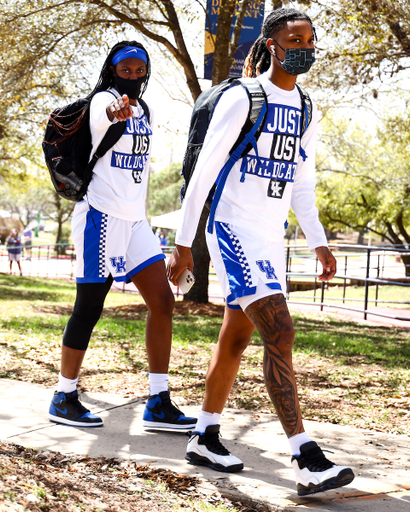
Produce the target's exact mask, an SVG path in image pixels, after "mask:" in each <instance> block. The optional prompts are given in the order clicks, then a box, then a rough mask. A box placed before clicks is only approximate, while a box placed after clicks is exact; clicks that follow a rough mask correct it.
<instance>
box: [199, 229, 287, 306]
mask: <svg viewBox="0 0 410 512" xmlns="http://www.w3.org/2000/svg"><path fill="white" fill-rule="evenodd" d="M206 240H207V244H208V249H209V253H210V256H211V260H212V263H213V265H214V268H215V271H216V274H217V276H218V280H219V283H220V285H221V287H222V293H223V294H224V297H225V300H226V304H227V306H228V307H229V308H231V309H242V310H245V308H246V307H247V306H249V304H251V303H252V302H255V301H256V300H258V299H261V298H262V297H267V296H269V295H273V294H277V293H282V294H283V295H286V266H285V265H286V263H285V251H284V245H283V241H280V242H270V241H268V240H260V239H258V238H255V236H254V233H249V232H247V231H245V230H244V229H241V228H240V227H238V226H233V225H232V224H227V223H224V222H215V224H214V229H213V233H212V234H210V233H208V232H207V233H206Z"/></svg>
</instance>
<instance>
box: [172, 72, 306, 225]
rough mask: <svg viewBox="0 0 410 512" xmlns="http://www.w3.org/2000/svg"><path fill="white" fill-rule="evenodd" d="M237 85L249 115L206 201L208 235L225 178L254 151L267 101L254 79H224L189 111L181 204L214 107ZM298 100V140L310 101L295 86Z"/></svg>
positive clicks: (263, 119)
mask: <svg viewBox="0 0 410 512" xmlns="http://www.w3.org/2000/svg"><path fill="white" fill-rule="evenodd" d="M237 85H241V86H242V87H243V88H244V89H245V91H246V93H247V94H248V97H249V111H248V116H247V119H246V121H245V124H244V125H243V127H242V130H241V132H240V134H239V136H238V138H237V140H236V142H235V144H234V145H233V146H232V148H231V150H230V152H229V154H230V158H229V160H228V162H227V163H226V164H225V166H224V167H223V169H222V170H221V172H220V173H219V176H218V180H217V182H216V183H215V185H214V186H213V188H212V190H211V192H210V194H209V196H208V200H207V206H208V207H209V208H210V215H209V223H208V231H210V232H212V226H213V218H214V215H215V210H216V206H217V204H218V201H219V198H220V196H221V194H222V190H223V187H224V185H225V182H226V179H227V177H228V174H229V171H230V170H231V168H232V167H233V165H234V164H235V162H237V161H238V160H239V159H240V158H242V157H243V156H245V155H246V154H247V153H249V151H250V150H251V149H252V147H253V148H254V149H255V152H256V155H257V154H258V152H257V147H256V143H257V140H258V139H259V136H260V134H261V132H262V128H263V124H264V121H265V119H266V113H267V107H268V102H267V97H266V93H265V91H264V89H263V87H262V85H261V84H260V82H259V81H258V80H257V79H254V78H228V79H227V80H224V81H223V82H221V83H220V84H219V85H215V86H214V87H211V88H210V89H207V90H206V91H204V92H203V93H202V94H200V96H199V97H198V99H197V100H196V102H195V105H194V109H193V111H192V116H191V123H190V127H189V134H188V145H187V149H186V151H185V156H184V160H183V164H182V173H181V175H182V176H183V177H184V184H183V185H182V188H181V202H182V201H183V199H184V197H185V194H186V190H187V187H188V185H189V182H190V180H191V177H192V174H193V172H194V170H195V166H196V162H197V160H198V157H199V154H200V152H201V150H202V146H203V143H204V140H205V136H206V132H207V130H208V127H209V123H210V122H211V119H212V115H213V113H214V110H215V107H216V105H217V103H218V101H219V99H220V98H221V96H222V94H223V93H224V92H225V91H226V90H228V89H230V88H231V87H234V86H237ZM296 86H297V88H298V91H299V94H300V98H301V110H302V115H301V138H302V136H303V134H304V133H305V131H306V130H307V128H308V126H309V124H310V122H311V120H312V101H311V99H310V97H309V95H308V94H307V92H306V91H304V90H303V89H302V88H301V87H299V86H298V85H296ZM300 154H301V156H302V157H303V159H304V160H305V159H306V154H305V152H304V151H303V149H302V146H300Z"/></svg>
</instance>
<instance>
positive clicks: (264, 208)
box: [168, 9, 354, 495]
mask: <svg viewBox="0 0 410 512" xmlns="http://www.w3.org/2000/svg"><path fill="white" fill-rule="evenodd" d="M314 48H315V30H314V28H313V25H312V21H311V20H310V18H309V17H308V16H307V15H306V14H304V13H302V12H300V11H297V10H295V9H278V10H275V11H274V12H272V13H271V14H270V15H269V16H268V17H267V18H266V20H265V22H264V24H263V27H262V33H261V35H260V37H259V38H258V40H257V41H256V42H255V44H254V45H253V47H252V49H251V50H250V53H249V56H248V58H247V59H246V62H245V66H244V75H245V76H247V77H257V78H255V79H256V80H258V81H259V82H260V84H261V85H262V87H263V89H264V91H265V93H266V96H267V102H268V109H267V116H266V120H265V122H264V124H263V128H262V132H261V134H260V137H259V139H258V141H257V153H256V152H255V149H251V151H250V152H249V153H248V154H246V155H245V156H243V158H241V159H239V160H238V161H237V162H236V163H235V164H234V166H233V167H232V169H231V171H230V172H229V174H228V177H227V179H226V182H225V185H224V188H223V191H222V195H221V196H220V198H219V202H218V203H217V207H216V210H215V215H214V223H213V226H212V228H213V229H208V232H207V243H208V248H209V252H210V255H211V259H212V262H213V264H214V267H215V270H216V272H217V275H218V279H219V282H220V284H221V286H222V289H223V291H224V294H225V300H226V307H225V315H224V321H223V325H222V328H221V331H220V335H219V340H218V344H217V345H216V347H215V350H214V353H213V356H212V359H211V362H210V366H209V369H208V373H207V376H206V387H205V400H204V403H203V407H202V411H201V412H200V414H199V417H198V422H197V425H196V428H195V431H194V432H193V433H192V435H191V437H190V440H189V442H188V447H187V453H186V457H185V458H186V459H187V460H188V461H189V462H190V463H192V464H201V465H205V466H209V467H211V468H213V469H215V470H218V471H231V472H233V471H239V470H241V469H242V468H243V462H242V461H241V460H240V459H239V458H238V457H235V456H234V455H232V454H231V453H230V452H229V451H228V450H227V449H226V448H225V447H224V446H223V445H222V444H221V442H220V439H219V434H220V425H219V424H220V417H221V413H222V410H223V408H224V406H225V403H226V400H227V399H228V396H229V393H230V390H231V388H232V385H233V383H234V381H235V378H236V376H237V373H238V369H239V365H240V361H241V356H242V353H243V352H244V350H245V349H246V347H247V346H248V344H249V342H250V338H251V335H252V333H253V332H254V330H255V329H256V330H257V331H258V332H259V334H260V336H261V338H262V341H263V344H264V349H265V352H264V361H263V371H264V378H265V384H266V387H267V390H268V393H269V395H270V398H271V400H272V403H273V405H274V407H275V409H276V412H277V415H278V417H279V420H280V421H281V424H282V427H283V429H284V431H285V433H286V435H287V437H288V440H289V449H290V454H291V456H292V466H293V469H294V473H295V478H296V484H297V489H298V493H299V494H300V495H305V494H313V493H316V492H320V491H325V490H327V489H332V488H336V487H341V486H343V485H346V484H348V483H350V482H351V481H352V480H353V478H354V475H353V472H352V470H351V469H350V468H348V467H344V466H337V465H336V464H334V463H333V462H330V461H329V460H328V459H327V458H326V457H325V455H324V454H323V452H322V450H321V449H320V448H319V446H318V445H317V444H316V442H314V441H311V440H310V438H309V436H308V434H307V433H306V432H305V430H304V427H303V421H302V415H301V411H300V406H299V401H298V396H297V389H296V381H295V375H294V371H293V366H292V347H293V342H294V336H295V332H294V327H293V323H292V319H291V317H290V314H289V310H288V307H287V305H286V300H285V294H286V269H285V258H284V246H283V238H284V234H285V225H286V218H287V215H288V212H289V207H290V206H292V208H293V210H294V212H295V214H296V216H297V218H298V220H299V223H300V224H301V227H302V229H303V232H304V234H305V235H306V238H307V242H308V246H309V249H310V250H311V251H313V252H315V253H316V255H317V257H318V258H319V260H320V262H321V264H322V266H323V271H322V273H321V275H320V276H319V280H321V281H328V280H330V279H331V278H332V277H333V276H334V275H335V273H336V260H335V258H334V256H333V255H332V253H331V252H330V251H329V249H328V247H327V240H326V237H325V233H324V230H323V227H322V225H321V224H320V222H319V218H318V211H317V209H316V207H315V193H314V188H315V150H316V132H317V109H316V107H315V106H314V105H313V111H312V120H311V122H310V124H309V126H308V127H307V129H306V131H304V132H302V126H303V124H304V123H303V122H302V112H301V108H302V101H301V97H302V96H301V92H300V91H299V89H298V88H297V87H296V78H297V75H299V74H301V73H305V72H307V71H308V70H309V69H310V67H311V65H312V64H313V63H314V60H315V56H314V53H315V49H314ZM248 111H249V99H248V96H247V94H246V91H245V90H244V88H243V87H241V86H234V87H231V88H230V89H228V90H227V91H226V92H224V93H223V94H222V96H221V98H220V100H219V102H218V103H217V106H216V107H215V110H214V112H213V116H212V119H211V122H210V124H209V128H208V131H207V136H206V138H205V140H204V144H203V148H202V150H201V153H200V155H199V158H198V161H197V164H196V166H195V170H194V173H193V175H192V178H191V180H190V183H189V187H188V189H187V194H186V196H185V199H184V203H183V206H182V222H181V226H180V228H179V230H178V232H177V237H176V248H175V250H174V253H173V255H172V257H171V259H170V262H169V265H168V276H169V278H170V280H171V281H172V282H173V283H174V284H175V283H176V281H177V279H178V276H179V275H180V273H181V272H182V271H183V270H184V269H185V268H189V269H191V270H192V269H193V262H192V257H191V252H190V246H191V244H192V240H193V238H194V236H195V232H196V229H197V225H198V219H199V217H200V214H201V211H202V208H203V205H204V203H205V201H206V199H207V196H208V193H209V190H210V189H211V188H212V186H213V184H214V182H215V181H216V180H217V178H218V176H219V174H220V171H221V169H222V168H223V167H224V165H225V163H226V162H227V161H228V160H229V154H230V150H231V148H232V147H233V145H234V143H235V141H236V140H237V138H238V136H239V134H240V132H241V130H242V127H243V126H244V123H245V121H246V119H247V115H248ZM211 231H212V232H211ZM266 449H267V450H269V447H266Z"/></svg>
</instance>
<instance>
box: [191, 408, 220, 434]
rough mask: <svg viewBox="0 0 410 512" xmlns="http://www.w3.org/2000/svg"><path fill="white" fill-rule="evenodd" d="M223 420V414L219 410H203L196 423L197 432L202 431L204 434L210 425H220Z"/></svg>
mask: <svg viewBox="0 0 410 512" xmlns="http://www.w3.org/2000/svg"><path fill="white" fill-rule="evenodd" d="M220 420H221V415H220V414H219V413H217V412H214V413H212V412H206V411H201V412H200V413H199V414H198V420H197V422H196V425H195V432H201V434H203V433H204V432H205V430H206V427H209V425H219V422H220Z"/></svg>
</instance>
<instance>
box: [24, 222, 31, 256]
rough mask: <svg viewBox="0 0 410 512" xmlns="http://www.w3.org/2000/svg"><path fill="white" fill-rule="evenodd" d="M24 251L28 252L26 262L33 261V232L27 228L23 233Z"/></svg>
mask: <svg viewBox="0 0 410 512" xmlns="http://www.w3.org/2000/svg"><path fill="white" fill-rule="evenodd" d="M23 237H24V249H25V251H26V260H29V261H30V260H31V245H32V238H33V230H32V229H31V228H30V227H29V226H27V227H26V228H25V229H24V231H23Z"/></svg>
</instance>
